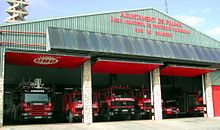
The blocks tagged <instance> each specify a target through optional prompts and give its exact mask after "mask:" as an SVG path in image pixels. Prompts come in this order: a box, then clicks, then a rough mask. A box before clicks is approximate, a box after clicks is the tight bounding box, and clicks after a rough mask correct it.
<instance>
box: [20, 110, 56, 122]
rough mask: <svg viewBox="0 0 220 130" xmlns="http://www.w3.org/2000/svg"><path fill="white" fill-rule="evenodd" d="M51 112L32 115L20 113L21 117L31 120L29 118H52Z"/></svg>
mask: <svg viewBox="0 0 220 130" xmlns="http://www.w3.org/2000/svg"><path fill="white" fill-rule="evenodd" d="M52 115H53V113H52V112H48V113H47V114H38V115H34V114H33V113H32V114H30V113H26V112H24V113H21V117H22V119H23V120H31V119H52Z"/></svg>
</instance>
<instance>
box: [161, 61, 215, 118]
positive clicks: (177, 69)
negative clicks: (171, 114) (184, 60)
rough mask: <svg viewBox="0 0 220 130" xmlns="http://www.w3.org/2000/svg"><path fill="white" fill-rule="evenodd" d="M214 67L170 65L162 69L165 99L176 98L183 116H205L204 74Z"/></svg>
mask: <svg viewBox="0 0 220 130" xmlns="http://www.w3.org/2000/svg"><path fill="white" fill-rule="evenodd" d="M214 70H215V69H213V68H205V67H195V66H178V65H169V66H167V67H165V68H162V69H161V70H160V74H161V75H162V76H161V79H162V80H161V86H162V95H163V98H164V100H167V101H169V100H170V99H172V100H175V101H176V102H177V104H178V106H179V108H180V112H181V113H182V114H181V116H203V113H204V105H203V104H204V102H203V99H205V98H204V96H205V94H204V80H203V78H202V75H203V74H206V73H209V72H212V71H214Z"/></svg>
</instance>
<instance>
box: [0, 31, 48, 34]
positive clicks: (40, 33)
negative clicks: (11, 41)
mask: <svg viewBox="0 0 220 130" xmlns="http://www.w3.org/2000/svg"><path fill="white" fill-rule="evenodd" d="M0 33H20V34H39V35H46V33H42V32H21V31H8V30H0Z"/></svg>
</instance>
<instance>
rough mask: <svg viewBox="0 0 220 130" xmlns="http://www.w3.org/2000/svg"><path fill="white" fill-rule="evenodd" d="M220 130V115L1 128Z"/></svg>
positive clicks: (7, 128)
mask: <svg viewBox="0 0 220 130" xmlns="http://www.w3.org/2000/svg"><path fill="white" fill-rule="evenodd" d="M39 129H40V130H220V117H215V118H211V119H209V118H204V117H197V118H179V119H165V120H160V121H152V120H139V121H136V120H134V121H112V122H97V123H93V124H91V125H83V124H81V123H54V124H33V125H11V126H3V127H1V130H39Z"/></svg>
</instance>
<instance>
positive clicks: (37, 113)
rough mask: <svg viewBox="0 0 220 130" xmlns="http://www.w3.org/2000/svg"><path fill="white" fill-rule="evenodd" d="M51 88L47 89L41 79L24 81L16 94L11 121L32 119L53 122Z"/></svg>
mask: <svg viewBox="0 0 220 130" xmlns="http://www.w3.org/2000/svg"><path fill="white" fill-rule="evenodd" d="M51 91H52V90H51V88H50V87H45V86H44V84H42V83H41V79H35V80H34V81H31V80H30V81H27V82H26V81H22V82H21V83H20V84H19V87H18V88H17V89H16V90H15V92H14V101H13V107H12V109H11V119H12V120H14V121H26V120H30V119H34V120H35V119H47V120H48V121H51V120H52V115H53V105H52V101H51Z"/></svg>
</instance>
